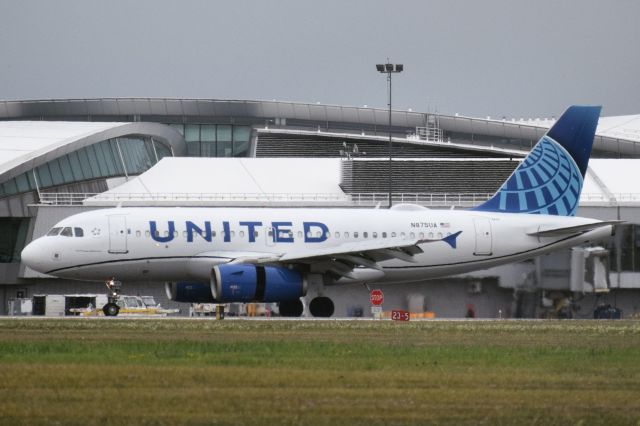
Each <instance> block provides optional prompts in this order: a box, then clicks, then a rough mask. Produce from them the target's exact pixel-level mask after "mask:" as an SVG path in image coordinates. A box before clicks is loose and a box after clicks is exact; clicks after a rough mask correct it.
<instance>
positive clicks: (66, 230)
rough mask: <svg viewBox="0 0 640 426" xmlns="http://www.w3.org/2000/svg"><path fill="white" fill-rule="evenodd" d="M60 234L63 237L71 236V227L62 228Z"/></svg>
mask: <svg viewBox="0 0 640 426" xmlns="http://www.w3.org/2000/svg"><path fill="white" fill-rule="evenodd" d="M60 235H62V236H63V237H73V231H72V230H71V228H68V227H67V228H63V229H62V232H61V233H60Z"/></svg>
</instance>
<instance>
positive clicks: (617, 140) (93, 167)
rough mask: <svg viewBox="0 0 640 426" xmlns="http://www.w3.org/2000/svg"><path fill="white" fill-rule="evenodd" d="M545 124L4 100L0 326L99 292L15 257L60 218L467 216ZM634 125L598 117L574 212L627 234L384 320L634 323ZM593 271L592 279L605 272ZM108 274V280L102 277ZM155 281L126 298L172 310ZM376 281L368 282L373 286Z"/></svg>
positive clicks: (414, 289)
mask: <svg viewBox="0 0 640 426" xmlns="http://www.w3.org/2000/svg"><path fill="white" fill-rule="evenodd" d="M553 122H554V119H553V118H542V119H541V118H537V119H511V118H499V119H492V118H489V117H486V118H472V117H464V116H459V115H444V114H433V113H424V112H414V111H393V113H392V123H393V125H392V127H389V126H388V111H387V110H382V109H375V108H367V107H347V106H335V105H322V104H304V103H291V102H276V101H250V100H216V99H142V98H135V99H129V98H113V99H68V100H42V101H31V100H28V101H2V102H0V235H2V237H1V238H0V314H6V313H7V310H8V306H9V302H10V301H11V300H14V299H17V298H28V297H32V296H33V295H36V294H45V293H58V294H61V293H94V292H104V287H103V284H102V283H88V282H80V281H70V280H62V279H57V278H53V277H49V276H45V275H41V274H39V273H37V272H35V271H33V270H31V269H29V268H27V267H26V266H25V265H23V264H22V263H21V262H20V252H21V250H22V248H23V247H24V246H25V245H26V244H27V243H28V242H30V241H31V240H32V239H34V238H38V237H39V236H42V235H44V234H45V233H46V232H47V231H48V230H49V228H50V227H51V226H52V225H53V224H55V223H56V222H57V221H59V220H61V219H62V218H64V217H67V216H69V215H71V214H75V213H78V212H81V211H86V210H89V209H99V208H105V207H115V206H118V205H124V206H127V205H165V206H211V207H224V206H242V207H246V208H253V207H260V206H283V207H284V206H288V207H291V206H293V207H303V206H325V207H329V208H330V207H337V206H340V207H345V206H346V207H350V208H364V207H376V206H381V207H385V206H387V205H388V203H389V198H388V197H389V192H388V191H389V187H388V185H389V184H388V182H389V171H390V170H389V166H390V162H389V151H388V140H389V136H388V135H389V132H391V134H392V139H393V151H392V158H393V160H392V161H391V174H392V192H393V196H392V197H393V203H395V204H397V203H410V204H419V205H423V206H426V207H429V208H465V207H472V206H474V205H476V204H478V203H480V202H482V201H484V200H486V199H488V198H489V196H490V195H491V194H493V192H494V191H495V190H496V189H498V187H499V186H500V185H501V184H502V182H503V181H504V180H505V179H506V178H507V177H508V176H509V175H510V174H511V172H512V171H513V170H514V169H515V168H516V167H517V165H518V164H519V163H520V161H522V159H523V158H524V156H525V155H526V154H527V153H528V151H529V150H530V149H531V148H532V147H533V145H534V144H535V143H536V142H537V141H538V139H539V138H540V137H541V136H542V135H543V134H544V133H545V132H546V130H547V129H548V128H549V127H550V126H551V125H552V124H553ZM638 170H640V115H635V116H623V117H602V118H601V119H600V123H599V126H598V131H597V136H596V139H595V141H594V146H593V154H592V160H591V162H590V164H589V170H588V172H587V175H586V178H585V184H584V188H583V193H582V197H581V200H580V209H579V211H578V215H580V216H586V217H593V218H598V219H617V220H624V221H626V222H627V224H625V225H621V226H618V227H617V229H616V233H615V236H614V237H612V238H611V239H610V240H609V241H607V242H604V243H603V244H602V245H601V246H597V247H580V248H575V249H573V250H567V251H560V252H557V253H554V254H552V255H549V256H544V257H541V258H537V259H534V260H531V261H525V262H519V263H516V264H511V265H506V266H502V267H497V268H492V269H489V270H483V271H477V272H474V273H469V274H465V275H463V276H455V277H451V278H446V279H439V280H434V281H425V282H424V283H419V284H410V285H409V284H406V285H396V286H393V288H392V286H382V289H383V290H385V309H387V308H388V309H407V310H410V311H411V312H414V313H416V314H420V313H423V312H432V313H433V314H434V315H435V316H436V317H461V316H465V314H467V313H468V312H469V311H470V310H471V311H472V312H473V313H474V314H475V315H477V316H478V317H487V318H495V317H500V316H502V317H525V318H527V317H528V318H531V317H541V316H545V317H553V316H566V315H573V316H576V317H585V318H588V317H593V311H594V309H595V308H596V307H597V306H598V305H601V304H610V305H614V306H618V307H619V308H620V309H622V312H623V315H624V316H625V317H628V316H632V315H638V313H639V312H640V228H638V227H637V225H636V224H640V210H639V209H638V208H639V207H640V191H638V190H637V188H636V187H635V185H634V182H637V181H638V178H640V172H639V171H638ZM603 271H604V272H603ZM105 278H107V277H105ZM162 284H163V283H157V282H145V281H140V282H136V283H125V289H124V292H125V293H126V294H141V295H142V294H151V295H153V296H155V297H156V299H157V300H158V301H160V302H161V303H162V304H163V306H175V307H181V308H184V305H179V304H172V302H171V301H169V300H168V299H167V296H166V295H165V291H164V286H163V285H162ZM372 285H375V284H372ZM327 291H328V292H329V293H331V294H332V295H335V296H336V297H335V300H336V315H337V316H352V315H353V316H361V315H364V316H369V315H370V310H369V290H368V289H367V287H366V286H363V285H361V284H360V285H345V286H342V287H339V286H335V287H332V288H328V289H327Z"/></svg>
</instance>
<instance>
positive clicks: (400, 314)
mask: <svg viewBox="0 0 640 426" xmlns="http://www.w3.org/2000/svg"><path fill="white" fill-rule="evenodd" d="M409 318H410V315H409V312H407V311H402V310H393V311H391V319H392V320H394V321H409Z"/></svg>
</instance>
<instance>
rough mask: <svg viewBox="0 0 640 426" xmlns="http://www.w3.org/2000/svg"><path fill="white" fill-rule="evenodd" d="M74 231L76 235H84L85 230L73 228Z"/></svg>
mask: <svg viewBox="0 0 640 426" xmlns="http://www.w3.org/2000/svg"><path fill="white" fill-rule="evenodd" d="M73 233H74V234H75V236H76V237H84V231H83V230H82V228H73Z"/></svg>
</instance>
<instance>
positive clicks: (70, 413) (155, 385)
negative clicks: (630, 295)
mask: <svg viewBox="0 0 640 426" xmlns="http://www.w3.org/2000/svg"><path fill="white" fill-rule="evenodd" d="M0 423H2V424H12V425H13V424H82V425H91V424H132V425H143V424H152V425H161V424H176V423H180V424H253V425H264V424H327V425H328V424H367V425H371V424H540V425H547V424H561V425H567V424H636V425H640V322H637V321H606V322H605V321H603V322H597V321H566V322H547V321H545V322H538V321H493V322H480V321H462V322H446V321H436V322H412V323H392V322H389V321H377V322H376V321H238V320H236V321H230V320H225V321H213V320H205V321H202V320H194V321H191V320H162V321H156V320H136V321H130V320H125V319H122V320H120V319H117V320H115V319H112V320H110V319H106V320H104V319H103V320H91V319H71V320H67V319H65V320H14V319H5V320H0Z"/></svg>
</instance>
